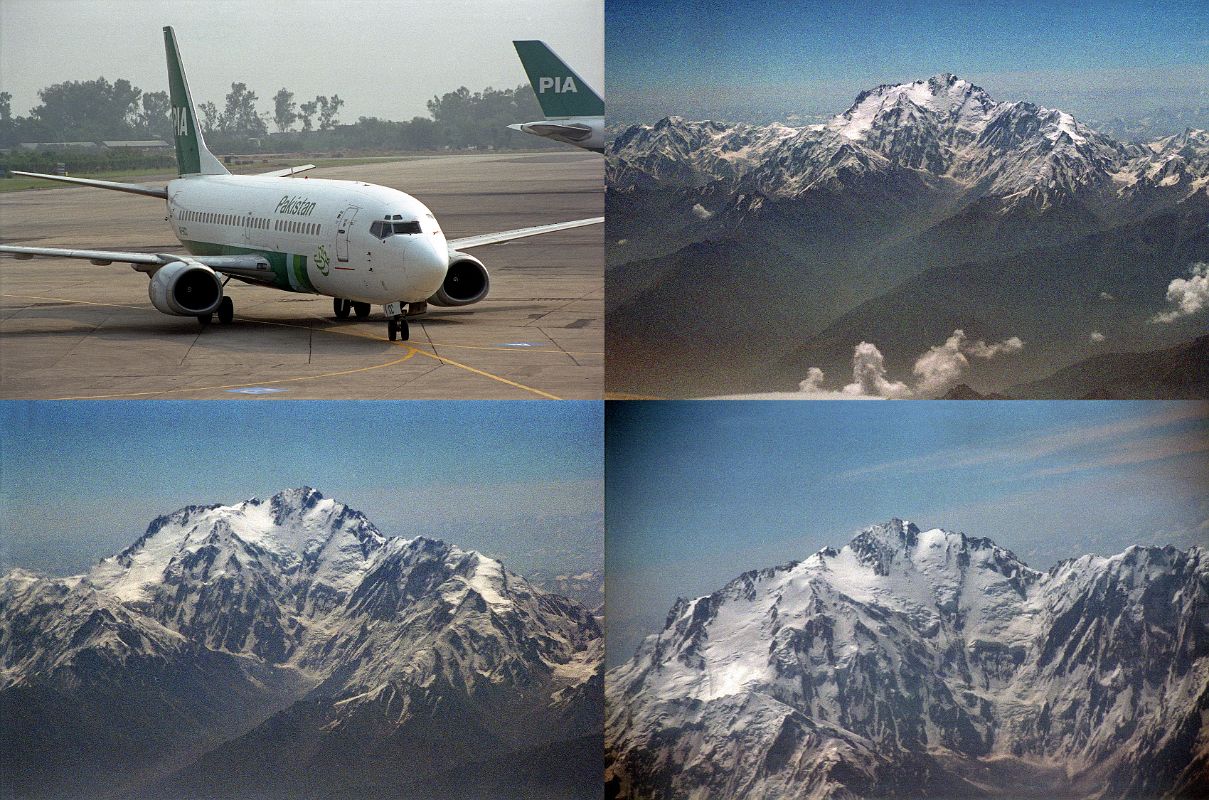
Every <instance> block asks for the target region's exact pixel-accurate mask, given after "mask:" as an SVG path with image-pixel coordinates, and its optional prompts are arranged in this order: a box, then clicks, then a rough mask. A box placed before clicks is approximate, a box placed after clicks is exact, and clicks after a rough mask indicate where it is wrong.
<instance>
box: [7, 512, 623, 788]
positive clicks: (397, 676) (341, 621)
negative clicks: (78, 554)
mask: <svg viewBox="0 0 1209 800" xmlns="http://www.w3.org/2000/svg"><path fill="white" fill-rule="evenodd" d="M602 653H603V637H602V634H601V630H600V627H599V624H598V622H597V620H596V619H595V618H594V616H593V615H592V613H591V612H589V611H588V610H587V609H585V608H584V607H582V606H580V605H578V604H576V603H574V602H573V601H570V600H567V599H566V598H562V597H559V596H557V595H551V594H547V593H545V592H542V591H540V590H538V589H536V588H534V587H533V586H531V585H530V584H529V583H528V582H526V581H525V580H524V579H523V578H521V577H519V576H517V575H515V574H513V573H510V572H508V571H507V570H506V569H504V568H503V566H502V565H501V564H500V563H499V562H498V561H495V560H494V559H491V558H489V557H487V556H484V555H482V554H480V553H477V552H475V551H468V550H462V549H460V548H458V547H456V546H453V545H449V544H446V543H444V542H441V541H437V540H433V539H427V538H423V537H417V538H414V539H399V538H390V537H386V536H384V535H383V534H381V533H380V532H379V531H378V530H376V529H375V528H374V526H373V525H372V524H371V523H370V522H369V520H368V519H366V518H365V516H364V515H362V514H361V513H359V512H357V511H354V510H353V509H350V508H349V507H347V506H345V505H343V504H342V503H339V502H337V501H335V500H332V499H329V498H325V497H323V496H322V495H321V494H320V493H318V492H316V491H314V490H313V489H309V488H300V489H291V490H287V491H284V492H281V493H280V494H277V495H275V496H273V497H272V498H269V499H267V500H261V499H251V500H248V501H245V502H242V503H238V504H236V505H233V506H190V507H187V508H184V509H181V510H179V511H177V512H174V513H172V514H169V515H167V516H164V517H160V518H158V519H156V520H155V521H154V522H152V523H151V525H150V526H149V527H148V529H147V532H146V534H144V535H143V536H142V537H141V538H140V539H139V540H138V541H137V542H135V543H134V544H133V545H131V546H130V547H129V548H127V549H126V550H124V551H123V552H122V553H120V554H118V555H117V556H114V557H112V558H107V559H105V560H103V561H101V562H100V563H99V564H98V565H97V566H96V567H95V568H94V569H93V570H92V571H90V572H89V573H88V574H87V575H84V576H77V577H75V578H69V579H48V578H39V577H37V576H33V575H30V574H28V573H24V572H21V571H15V572H12V573H10V574H8V575H7V576H5V577H4V579H3V582H0V667H2V668H3V672H2V673H0V699H2V701H3V703H4V706H5V707H6V708H12V709H15V710H16V711H18V712H19V713H20V714H21V717H22V718H23V719H25V724H26V725H27V726H28V728H29V730H28V733H29V734H30V735H31V736H33V737H34V738H35V739H36V740H41V741H48V740H53V739H54V738H55V737H56V736H58V737H62V736H63V735H64V732H63V731H62V730H60V729H59V726H58V725H57V724H56V722H57V720H58V719H59V717H60V715H61V713H62V712H63V710H64V709H75V710H76V711H75V712H74V713H78V714H80V715H82V716H85V717H88V718H90V719H93V720H100V721H107V720H115V721H116V720H117V719H119V718H121V717H122V715H129V710H130V709H131V708H138V707H149V708H153V710H154V711H156V712H157V716H158V717H159V719H160V721H159V723H158V724H157V725H155V726H151V730H152V731H153V732H154V733H155V735H148V734H147V733H146V731H147V730H148V727H147V725H146V724H145V721H144V720H141V719H137V718H136V719H135V720H133V724H134V727H133V729H127V730H119V729H118V728H119V726H117V725H114V726H108V725H104V724H100V725H94V726H93V727H98V728H100V729H101V730H103V731H105V733H103V734H102V736H101V738H100V741H83V742H78V743H77V744H76V746H77V747H78V748H79V752H76V753H72V752H71V749H72V748H70V747H69V748H67V750H68V752H66V753H65V754H64V755H63V758H64V760H65V761H70V760H71V757H72V756H73V755H74V756H77V757H78V758H79V759H81V760H82V761H84V762H90V761H97V762H103V761H104V760H105V759H106V758H112V757H114V756H115V754H117V755H121V756H122V757H124V758H126V759H127V763H132V765H133V766H137V767H138V769H137V770H136V769H132V770H130V774H128V775H125V776H123V778H124V782H123V781H118V782H116V784H105V786H106V788H107V791H108V792H109V793H110V794H114V795H117V794H119V793H120V792H127V793H130V794H132V795H134V796H144V794H145V796H155V797H176V796H179V797H185V796H189V797H198V796H226V795H229V794H230V793H231V792H232V791H240V792H252V793H254V794H255V795H256V796H258V797H276V796H282V797H285V796H290V797H300V796H309V793H315V792H318V793H320V794H324V793H327V794H331V793H333V792H335V791H336V790H337V789H338V788H341V787H348V786H350V785H352V786H357V787H359V789H358V791H359V792H360V793H361V796H379V795H393V794H395V793H397V792H398V791H400V790H401V787H404V786H406V785H410V784H414V783H416V782H420V783H423V782H424V781H425V780H430V781H433V782H435V783H434V785H442V786H445V787H446V790H447V791H448V792H449V793H450V795H451V796H456V795H457V793H458V792H459V791H464V786H461V784H459V778H458V776H457V775H454V776H452V777H451V776H445V777H442V778H439V779H438V778H437V777H434V776H437V775H439V774H442V773H444V772H446V771H448V770H449V768H450V767H452V766H455V765H457V764H468V763H477V762H489V761H491V760H492V759H504V764H503V765H502V766H501V765H500V764H497V765H495V766H493V767H491V768H490V769H487V768H484V769H485V770H487V771H488V772H490V773H491V774H492V775H495V776H496V777H498V778H499V779H500V780H501V781H503V782H504V783H508V782H509V781H512V780H520V781H521V782H524V781H525V780H528V781H530V782H531V783H532V784H533V790H534V791H535V792H536V793H537V795H536V796H543V795H542V792H551V793H553V794H555V795H558V794H562V795H566V794H568V793H569V794H570V795H573V796H580V795H582V796H593V788H594V786H593V782H589V783H588V784H586V785H579V786H577V785H576V783H575V779H576V778H577V777H578V778H582V774H583V769H582V767H579V768H578V771H577V769H576V767H577V766H578V765H579V764H580V763H581V762H582V752H581V751H582V750H583V749H584V748H588V749H589V750H590V749H591V747H592V741H595V743H596V745H595V746H596V747H597V748H599V735H600V734H599V730H600V719H601V714H602V713H603V710H602V706H601V703H602V701H601V695H600V692H601V674H600V664H601V660H602ZM219 678H221V680H220V679H219ZM31 686H34V687H37V688H38V691H39V694H38V695H37V696H36V698H35V699H36V700H37V702H38V704H39V705H40V706H43V707H50V706H53V707H54V708H56V709H58V710H59V711H58V712H56V713H55V714H53V715H51V716H49V717H46V715H45V714H43V715H41V718H40V716H39V715H31V714H28V713H26V712H25V711H23V706H24V705H28V703H27V700H26V699H25V698H26V695H27V694H28V692H29V687H31ZM184 687H189V690H190V692H191V694H190V696H184V697H182V696H179V695H180V692H179V691H177V690H178V689H181V688H184ZM233 687H234V688H233ZM102 688H103V689H104V691H103V692H101V694H102V695H103V702H102V698H101V697H100V696H98V692H99V691H100V690H101V689H102ZM224 698H227V699H225V700H224ZM194 706H198V707H199V708H200V709H202V710H204V713H200V712H199V711H197V710H195V709H194V708H193V707H194ZM136 717H137V715H136ZM165 728H168V729H172V730H174V731H175V733H176V736H175V738H174V739H173V740H172V741H171V746H166V745H164V744H163V743H160V746H156V743H157V742H158V739H157V736H159V735H160V733H161V732H165V731H164V730H163V729H165ZM106 729H109V730H106ZM38 737H41V738H40V739H38ZM69 738H70V737H69ZM144 738H146V739H148V740H149V741H150V742H151V744H150V745H147V746H142V745H141V743H140V742H141V740H142V739H144ZM119 740H120V741H119ZM131 743H135V744H138V745H139V746H137V747H135V748H134V750H135V751H136V752H134V753H133V754H132V753H131V752H128V751H129V750H130V748H129V747H127V745H130V744H131ZM536 748H546V750H545V751H544V755H543V756H542V758H545V759H549V763H546V764H540V765H538V764H535V763H534V759H536V758H537V756H535V755H533V754H532V751H534V750H535V749H536ZM337 752H339V753H343V754H344V757H342V758H340V759H338V760H337V761H335V762H333V761H332V760H331V756H332V755H333V754H334V753H337ZM526 752H528V753H529V755H526V754H525V753H526ZM597 752H599V750H598V749H597ZM560 754H561V755H560ZM24 755H25V756H26V759H25V760H23V759H21V758H18V759H15V761H14V762H13V764H12V767H11V772H9V773H7V774H6V776H5V778H4V780H5V783H6V784H7V785H8V787H9V788H11V789H12V794H13V795H15V796H19V797H38V796H54V795H56V794H57V793H61V792H63V791H67V792H68V793H72V792H80V791H89V792H100V788H99V787H100V786H101V784H99V783H93V784H89V783H87V780H88V779H89V772H88V770H86V769H85V770H81V769H79V768H78V766H77V767H76V768H74V769H66V770H62V771H60V772H55V773H53V774H50V775H48V774H47V773H46V771H45V769H44V768H43V767H42V766H40V763H39V759H44V758H45V753H41V752H39V751H38V748H30V750H29V752H28V753H25V754H24ZM559 759H561V761H560V760H559ZM508 761H511V764H510V765H509V764H508V763H507V762H508ZM188 762H192V763H191V764H190V765H189V766H188V767H186V768H184V769H172V766H174V765H175V766H179V764H180V763H188ZM404 763H405V764H407V768H406V769H402V768H401V766H400V765H401V764H404ZM525 770H528V771H527V772H525ZM560 770H561V771H562V773H563V774H562V775H559V774H557V773H558V772H559V771H560ZM521 772H524V774H525V775H526V776H527V777H522V778H517V777H516V776H517V775H518V774H520V773H521ZM598 775H599V773H597V779H596V780H597V781H598ZM56 776H57V777H58V779H59V781H60V782H59V783H58V784H55V783H53V782H52V783H50V784H48V783H47V778H52V779H53V778H55V777H56ZM508 776H511V777H508ZM101 777H103V776H101V775H96V774H93V775H91V779H92V780H93V781H96V780H98V779H100V778H101ZM81 779H83V780H84V781H85V783H84V784H82V785H81V784H80V783H79V781H80V780H81ZM580 783H581V784H582V783H583V782H582V780H580ZM501 785H503V784H501ZM509 785H510V784H509ZM597 785H598V784H597ZM552 787H556V788H552ZM119 790H120V791H119ZM476 791H478V792H480V793H483V794H484V796H490V795H491V793H492V789H491V786H490V785H486V786H479V787H478V788H477V789H476ZM439 794H440V793H439V792H436V793H434V795H433V796H439Z"/></svg>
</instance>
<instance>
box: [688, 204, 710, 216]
mask: <svg viewBox="0 0 1209 800" xmlns="http://www.w3.org/2000/svg"><path fill="white" fill-rule="evenodd" d="M713 215H714V212H712V211H710V210H709V209H708V208H706V207H705V206H703V205H701V204H700V203H695V204H694V205H693V216H694V217H696V218H697V219H709V218H710V217H712V216H713Z"/></svg>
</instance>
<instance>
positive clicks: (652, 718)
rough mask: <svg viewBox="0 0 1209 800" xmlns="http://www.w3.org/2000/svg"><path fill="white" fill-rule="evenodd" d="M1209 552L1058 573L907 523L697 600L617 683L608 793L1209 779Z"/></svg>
mask: <svg viewBox="0 0 1209 800" xmlns="http://www.w3.org/2000/svg"><path fill="white" fill-rule="evenodd" d="M1207 619H1209V553H1206V552H1205V551H1204V550H1203V549H1200V548H1195V547H1194V548H1192V549H1191V550H1189V551H1188V552H1182V551H1179V550H1176V549H1174V548H1154V547H1132V548H1130V549H1128V550H1126V551H1125V552H1124V553H1122V554H1120V555H1117V556H1113V557H1112V558H1100V557H1095V556H1084V557H1082V558H1079V559H1075V560H1071V561H1066V562H1063V563H1061V564H1058V565H1057V566H1055V567H1054V568H1052V569H1051V570H1049V571H1048V572H1045V573H1040V572H1037V571H1034V570H1032V569H1029V568H1028V567H1027V566H1026V565H1025V564H1023V563H1022V562H1020V561H1019V560H1018V559H1017V558H1016V557H1015V556H1014V555H1013V554H1012V553H1011V552H1010V551H1008V550H1005V549H1004V548H1002V547H999V546H998V545H996V544H995V543H994V542H991V541H990V540H987V539H977V538H971V537H967V536H965V535H963V534H960V533H953V532H949V531H944V530H939V529H934V530H928V531H921V530H920V529H919V528H918V527H916V526H915V525H913V524H911V523H908V522H903V521H901V520H891V521H890V522H888V523H886V524H884V525H879V526H875V527H872V528H868V529H866V530H864V531H862V532H861V533H860V534H858V535H857V536H856V537H855V538H853V540H852V541H851V542H850V543H849V544H848V545H846V546H845V547H843V548H842V549H840V550H835V549H832V548H826V549H824V550H821V551H819V552H818V553H816V554H815V555H813V556H811V557H810V558H808V559H806V560H804V561H801V562H795V563H791V564H787V565H784V566H780V567H774V568H770V569H763V570H757V571H752V572H747V573H744V574H743V575H741V576H739V577H738V578H736V579H735V580H734V581H732V582H731V583H730V584H728V585H727V586H726V587H724V588H722V589H721V590H719V591H717V592H715V593H713V594H711V595H708V596H706V597H700V598H697V599H694V600H679V601H677V603H676V604H675V605H674V606H673V607H672V609H671V611H670V612H669V614H668V618H667V624H666V626H665V628H664V630H663V631H662V632H661V633H659V634H658V635H654V636H650V637H648V638H647V639H646V640H645V641H644V642H643V644H642V645H641V646H640V648H639V649H638V652H637V653H636V654H635V656H634V658H633V659H632V660H631V661H629V662H627V663H626V664H624V665H622V666H620V667H617V668H616V669H614V670H611V671H610V672H609V674H608V676H607V680H606V686H607V690H606V696H607V703H608V709H609V711H608V719H607V723H606V724H607V733H606V742H607V744H606V753H607V755H606V761H607V764H608V767H607V771H608V772H607V780H608V787H609V794H610V795H611V796H615V797H649V798H670V797H678V798H705V797H711V798H721V797H733V798H775V797H789V796H793V797H808V798H856V797H924V796H943V797H1049V798H1056V797H1088V798H1090V797H1096V798H1109V797H1128V798H1139V797H1160V796H1162V797H1182V796H1188V797H1192V796H1204V794H1205V791H1206V789H1209V727H1207V724H1206V723H1205V721H1204V720H1205V719H1206V715H1207V714H1209V627H1207V626H1206V620H1207Z"/></svg>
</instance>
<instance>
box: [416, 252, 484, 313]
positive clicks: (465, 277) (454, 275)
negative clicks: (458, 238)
mask: <svg viewBox="0 0 1209 800" xmlns="http://www.w3.org/2000/svg"><path fill="white" fill-rule="evenodd" d="M490 289H491V276H490V275H488V274H487V268H486V267H484V266H483V262H482V261H479V260H478V259H477V258H475V257H474V256H468V255H466V254H465V253H456V252H455V253H450V259H449V271H448V272H446V273H445V282H444V283H442V284H441V288H440V289H438V290H437V293H436V294H434V295H433V296H432V297H430V298H428V302H429V303H431V304H432V305H434V306H447V307H448V306H468V305H470V304H471V303H477V302H479V301H480V300H482V299H483V298H484V297H486V296H487V292H488V291H489V290H490Z"/></svg>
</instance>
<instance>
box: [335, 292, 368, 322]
mask: <svg viewBox="0 0 1209 800" xmlns="http://www.w3.org/2000/svg"><path fill="white" fill-rule="evenodd" d="M332 311H333V312H335V314H336V319H348V312H349V311H352V312H353V313H354V314H356V315H357V319H365V318H366V317H368V316H369V311H370V305H369V303H358V302H355V301H353V300H345V299H343V298H340V297H333V298H332Z"/></svg>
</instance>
